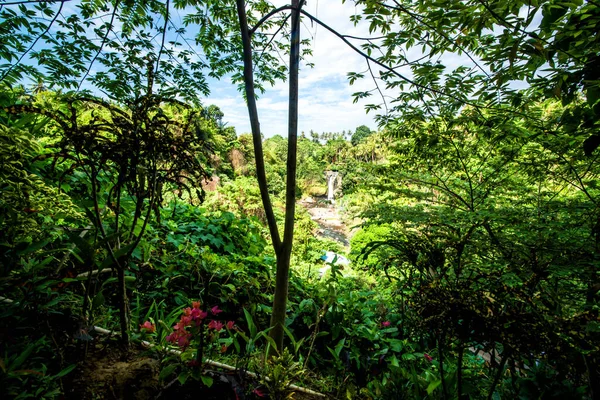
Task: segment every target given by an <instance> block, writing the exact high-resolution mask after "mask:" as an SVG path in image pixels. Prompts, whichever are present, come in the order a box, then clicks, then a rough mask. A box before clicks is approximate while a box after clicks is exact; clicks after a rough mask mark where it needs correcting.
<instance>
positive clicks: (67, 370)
mask: <svg viewBox="0 0 600 400" xmlns="http://www.w3.org/2000/svg"><path fill="white" fill-rule="evenodd" d="M75 367H77V364H71V365H69V366H68V367H67V368H65V369H63V370H62V371H60V372H59V373H58V374H56V375H55V376H54V377H55V378H62V377H63V376H65V375H67V374H68V373H69V372H71V371H73V370H74V369H75Z"/></svg>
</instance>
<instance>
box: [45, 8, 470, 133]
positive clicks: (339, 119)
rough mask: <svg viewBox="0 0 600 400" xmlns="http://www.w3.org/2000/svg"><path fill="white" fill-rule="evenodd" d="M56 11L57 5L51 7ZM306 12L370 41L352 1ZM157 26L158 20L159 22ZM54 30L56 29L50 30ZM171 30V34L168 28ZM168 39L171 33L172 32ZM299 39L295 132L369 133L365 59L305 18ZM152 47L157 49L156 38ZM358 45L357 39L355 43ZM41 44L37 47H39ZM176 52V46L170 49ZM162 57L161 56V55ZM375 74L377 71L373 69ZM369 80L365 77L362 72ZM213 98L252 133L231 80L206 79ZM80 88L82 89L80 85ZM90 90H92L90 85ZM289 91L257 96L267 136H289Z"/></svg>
mask: <svg viewBox="0 0 600 400" xmlns="http://www.w3.org/2000/svg"><path fill="white" fill-rule="evenodd" d="M287 3H288V1H286V0H275V1H274V5H275V6H276V7H277V6H281V5H284V4H287ZM54 8H55V9H57V8H58V5H54ZM305 10H306V11H308V12H309V13H311V14H312V15H314V16H316V17H317V18H319V19H320V20H322V21H323V22H325V23H326V24H328V25H329V26H330V27H332V28H333V29H335V30H336V31H338V32H340V33H342V34H350V35H355V36H363V37H368V36H371V35H369V32H368V24H367V23H363V24H360V25H358V26H354V24H353V23H352V22H351V21H350V16H352V15H353V14H355V13H360V12H361V10H360V9H357V8H355V6H354V3H353V2H352V1H346V2H345V3H342V0H308V4H307V5H306V6H305ZM72 13H73V14H77V13H78V8H77V3H75V2H67V3H65V4H64V8H63V15H69V14H72ZM184 13H185V11H183V10H174V12H173V13H172V14H171V18H172V22H173V24H174V25H176V26H177V25H179V26H180V24H181V15H183V14H184ZM109 16H110V14H106V15H103V16H101V17H100V19H99V23H106V22H108V21H109ZM159 22H160V18H159ZM53 29H54V28H53ZM119 30H120V23H118V22H116V23H115V25H114V32H119ZM193 31H194V29H193V26H190V27H188V29H187V33H185V34H184V36H185V37H186V38H187V40H188V43H189V44H192V45H193V43H194V39H193V36H194V35H193ZM170 32H172V30H170ZM170 35H173V34H172V33H170ZM301 37H302V38H310V39H311V45H310V46H311V48H312V51H313V56H311V57H310V58H309V59H308V60H307V61H309V62H311V63H313V64H314V68H309V67H307V66H302V67H301V71H300V93H299V95H300V96H299V121H298V125H299V133H301V132H305V133H306V134H308V133H309V131H310V130H314V131H316V132H341V131H344V130H345V131H354V130H355V129H356V127H358V126H360V125H367V126H368V127H370V128H371V129H376V123H375V121H374V117H375V115H374V113H370V114H367V113H366V112H365V108H364V106H365V104H369V103H376V104H377V103H381V98H380V97H379V96H378V95H377V94H374V95H373V96H371V97H370V98H367V99H364V100H361V101H358V102H357V103H353V97H352V93H355V92H359V91H367V90H372V89H373V88H374V83H373V81H372V80H371V79H370V77H366V78H365V79H363V80H359V81H357V82H356V83H355V84H354V85H352V86H350V85H349V83H348V80H347V74H348V72H365V71H366V69H367V64H366V62H365V60H364V59H363V58H362V57H361V56H360V55H358V54H357V53H355V52H354V51H353V50H352V49H350V48H349V47H348V46H347V45H346V44H345V43H343V42H342V41H341V40H340V39H339V38H337V37H336V36H334V35H333V34H331V33H329V32H328V31H327V30H325V29H324V28H322V27H319V26H317V25H316V24H311V23H310V21H308V19H304V22H303V24H302V33H301ZM154 41H155V42H156V45H157V46H158V45H159V42H158V39H156V37H155V39H154ZM354 43H355V44H356V45H360V43H361V42H360V41H354ZM39 46H43V44H42V43H41V41H40V43H39V44H38V46H37V47H39ZM181 46H182V49H188V47H186V46H187V44H185V45H181ZM173 50H174V51H176V50H177V48H173ZM194 51H198V52H201V49H199V48H195V49H194ZM421 55H422V54H421V53H420V51H419V50H418V49H411V50H409V51H408V54H407V56H408V57H409V58H411V59H416V58H419V57H420V56H421ZM163 58H164V54H163ZM443 61H444V63H445V64H446V65H447V66H448V67H449V68H454V67H456V66H458V65H471V64H472V63H471V62H470V61H469V60H468V59H467V58H466V57H465V56H457V55H452V54H446V55H444V60H443ZM100 70H102V66H101V65H100V64H99V63H98V62H96V63H95V64H94V65H93V67H92V70H91V75H93V74H94V73H96V72H98V71H100ZM373 72H374V73H375V74H377V73H378V72H377V69H376V68H374V71H373ZM399 72H401V73H402V74H404V75H405V76H408V77H411V76H412V74H411V71H410V70H409V69H408V68H407V67H405V68H402V69H399ZM365 75H366V76H368V73H366V74H365ZM209 85H210V90H211V95H210V96H209V97H208V98H206V99H204V100H203V102H204V104H205V105H210V104H215V105H217V106H219V107H220V108H221V110H222V111H223V112H224V114H225V117H224V120H225V121H226V122H227V123H228V125H229V126H234V127H235V128H236V131H237V133H238V134H241V133H246V132H249V131H250V124H249V119H248V111H247V109H246V104H245V102H244V100H243V97H242V94H241V93H240V92H238V91H237V88H236V86H235V85H233V84H232V83H231V82H230V79H227V78H224V79H222V80H221V81H217V80H214V79H209ZM84 87H86V85H85V84H84ZM90 89H92V90H94V89H93V88H91V87H90ZM384 94H386V95H389V96H390V97H392V98H394V97H397V95H398V93H397V92H389V91H385V90H384ZM287 96H288V87H287V83H286V82H277V83H276V85H275V86H273V87H268V88H267V91H266V93H264V94H261V96H260V98H259V100H258V108H259V116H260V120H261V130H262V133H263V134H264V135H265V137H271V136H273V135H277V134H280V135H282V136H286V135H287V126H288V121H287V115H288V104H287Z"/></svg>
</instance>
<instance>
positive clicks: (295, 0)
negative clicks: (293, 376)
mask: <svg viewBox="0 0 600 400" xmlns="http://www.w3.org/2000/svg"><path fill="white" fill-rule="evenodd" d="M300 1H301V0H292V7H293V9H292V18H291V21H292V28H291V37H290V76H289V79H290V80H289V82H290V92H289V112H288V154H287V179H286V188H285V227H284V230H283V242H282V243H281V248H280V249H279V252H278V253H277V276H276V278H275V296H274V297H273V314H272V315H271V327H272V328H273V329H271V332H270V333H269V334H270V336H271V338H273V340H274V341H275V343H276V344H277V351H278V352H280V351H281V350H282V349H283V337H284V331H283V327H284V326H285V311H286V305H287V296H288V281H289V275H290V256H291V253H292V244H293V242H294V217H295V213H296V157H297V147H298V70H299V67H300ZM271 354H272V355H273V354H274V352H272V353H271Z"/></svg>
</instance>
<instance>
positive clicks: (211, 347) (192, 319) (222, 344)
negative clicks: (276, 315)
mask: <svg viewBox="0 0 600 400" xmlns="http://www.w3.org/2000/svg"><path fill="white" fill-rule="evenodd" d="M222 312H223V310H221V309H219V306H214V307H212V308H210V309H208V311H204V310H203V309H202V308H201V304H200V302H199V301H194V302H192V306H191V307H187V308H185V309H184V310H183V313H182V315H181V318H180V319H179V321H178V322H177V323H176V324H175V325H174V326H173V332H172V333H170V334H169V335H167V337H166V341H167V342H168V343H171V344H173V345H175V346H177V347H178V348H179V349H180V350H181V361H183V362H184V363H185V365H186V367H188V369H187V370H185V371H184V372H183V373H182V374H183V375H185V377H184V378H182V374H180V376H179V379H180V380H181V379H186V378H187V376H188V375H191V376H193V377H196V378H197V377H199V378H201V379H202V381H203V382H204V383H205V384H206V385H207V386H210V385H211V384H212V379H210V378H209V377H207V376H204V375H201V371H202V369H203V368H202V367H203V365H204V363H205V361H206V355H207V354H209V353H210V352H213V351H214V352H220V353H224V352H226V351H227V349H228V347H229V345H230V344H231V343H232V342H233V337H232V332H233V331H235V330H236V326H235V322H234V321H225V322H224V321H223V320H220V319H219V318H218V315H219V314H220V313H222ZM223 332H227V333H229V337H221V334H222V333H223ZM189 368H191V369H192V370H191V371H190V370H189ZM173 370H174V369H170V371H173ZM164 375H168V374H166V373H164Z"/></svg>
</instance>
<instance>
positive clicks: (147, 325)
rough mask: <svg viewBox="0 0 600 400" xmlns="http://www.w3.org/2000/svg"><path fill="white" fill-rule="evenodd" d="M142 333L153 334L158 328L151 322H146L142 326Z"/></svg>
mask: <svg viewBox="0 0 600 400" xmlns="http://www.w3.org/2000/svg"><path fill="white" fill-rule="evenodd" d="M140 331H147V332H150V333H153V332H155V331H156V326H154V324H153V323H152V322H150V321H146V322H144V323H143V324H141V325H140Z"/></svg>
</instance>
